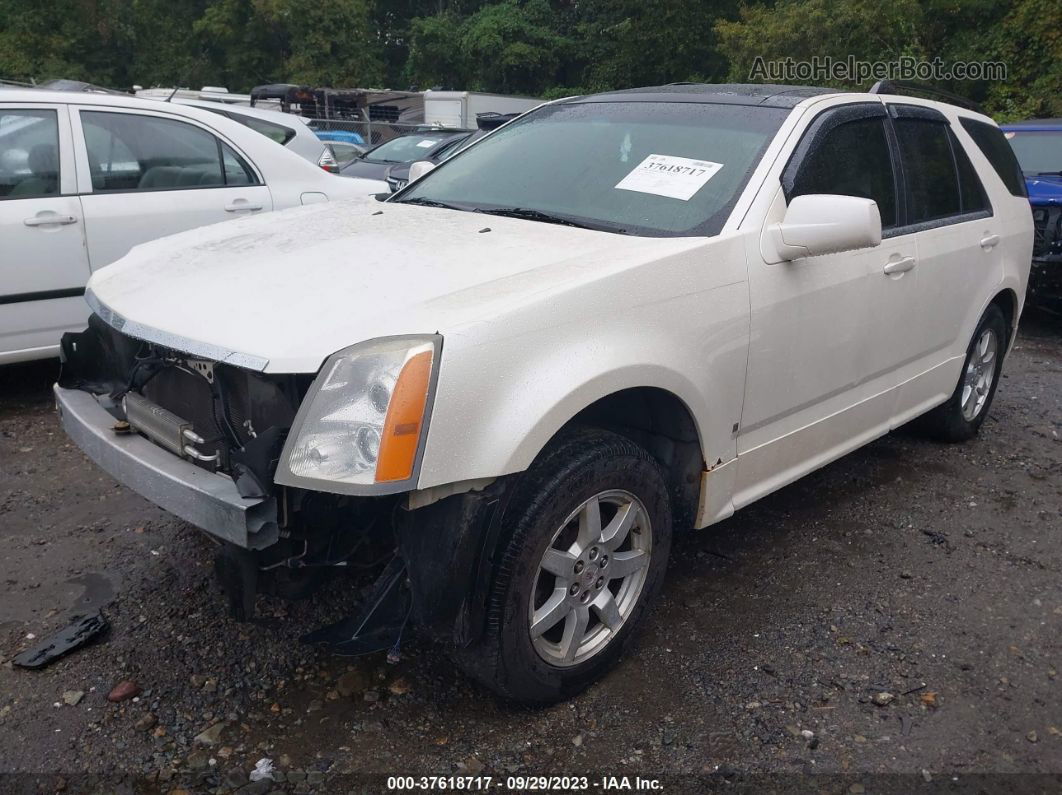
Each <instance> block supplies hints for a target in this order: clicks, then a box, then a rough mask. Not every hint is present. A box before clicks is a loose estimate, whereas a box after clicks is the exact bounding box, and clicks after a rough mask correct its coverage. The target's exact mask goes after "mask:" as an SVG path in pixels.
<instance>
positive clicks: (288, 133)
mask: <svg viewBox="0 0 1062 795" xmlns="http://www.w3.org/2000/svg"><path fill="white" fill-rule="evenodd" d="M228 116H229V118H230V119H232V120H233V121H238V122H239V123H240V124H242V125H244V126H245V127H250V128H251V129H252V130H254V131H255V132H256V133H261V134H262V135H264V136H265V137H266V138H268V139H270V140H271V141H276V142H277V143H278V144H281V145H285V144H287V143H288V141H290V140H291V139H292V138H294V137H295V131H294V130H292V129H290V128H288V127H285V126H284V125H282V124H274V123H273V122H271V121H265V120H264V119H257V118H254V117H252V116H244V115H243V114H241V113H231V114H228Z"/></svg>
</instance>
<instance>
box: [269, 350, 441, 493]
mask: <svg viewBox="0 0 1062 795" xmlns="http://www.w3.org/2000/svg"><path fill="white" fill-rule="evenodd" d="M441 344H442V338H441V337H438V336H431V337H392V338H387V339H382V340H373V341H372V342H367V343H362V344H359V345H354V346H352V347H350V348H346V349H345V350H342V351H340V352H339V353H336V354H334V355H333V356H331V357H329V359H328V361H327V362H325V365H324V367H322V368H321V371H320V373H318V375H317V379H316V380H315V381H314V382H313V385H312V386H311V387H310V391H309V392H307V394H306V398H305V399H304V400H303V402H302V406H301V407H300V408H299V413H298V416H296V417H295V423H294V425H293V426H292V428H291V432H290V433H289V435H288V440H287V442H286V443H285V445H284V452H283V454H282V455H281V459H280V466H279V467H278V468H277V475H276V482H277V483H280V484H281V485H286V486H301V487H304V488H310V489H316V490H318V491H333V492H339V493H346V494H379V493H386V492H395V491H402V490H403V489H405V488H409V487H410V485H411V481H412V480H413V477H414V474H415V472H416V466H417V463H418V461H419V457H420V451H421V447H422V445H423V439H424V435H425V434H424V431H425V428H426V426H427V422H428V414H429V412H430V409H431V406H430V402H431V398H432V395H433V392H434V384H435V373H436V370H437V365H438V357H439V350H440V347H441Z"/></svg>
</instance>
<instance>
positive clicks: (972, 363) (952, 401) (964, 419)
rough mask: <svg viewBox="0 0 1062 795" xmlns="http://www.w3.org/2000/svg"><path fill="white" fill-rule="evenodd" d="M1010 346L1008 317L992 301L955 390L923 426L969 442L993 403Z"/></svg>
mask: <svg viewBox="0 0 1062 795" xmlns="http://www.w3.org/2000/svg"><path fill="white" fill-rule="evenodd" d="M1006 349H1007V321H1006V318H1004V317H1003V312H1002V311H1001V310H1000V308H999V307H998V306H996V305H995V304H992V305H991V306H989V307H988V309H986V310H985V313H984V314H983V315H981V321H980V322H979V323H978V324H977V330H976V331H974V335H973V338H972V339H971V340H970V345H969V347H968V348H967V349H966V360H965V361H964V362H963V366H962V373H960V375H959V383H958V384H957V385H956V387H955V391H954V392H953V393H952V395H951V397H950V398H948V400H947V401H946V402H945V403H942V404H941V405H939V406H937V407H936V408H935V409H933V410H932V411H930V412H929V413H927V414H926V415H925V416H924V417H923V420H922V428H923V429H924V430H925V431H926V432H927V433H928V434H929V435H931V436H933V437H934V438H936V439H939V440H940V441H944V442H965V441H966V440H968V439H972V438H973V437H974V436H976V435H977V431H978V429H979V428H980V427H981V423H983V422H984V421H985V417H987V416H988V410H989V409H990V408H991V406H992V398H994V397H995V394H996V387H997V386H998V385H999V373H1000V371H1001V370H1002V369H1003V354H1004V353H1005V352H1006ZM987 354H990V358H989V356H988V355H987Z"/></svg>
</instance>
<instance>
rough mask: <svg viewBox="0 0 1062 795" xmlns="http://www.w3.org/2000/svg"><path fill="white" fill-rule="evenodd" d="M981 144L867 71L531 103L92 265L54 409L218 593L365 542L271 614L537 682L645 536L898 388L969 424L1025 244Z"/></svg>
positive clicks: (713, 517)
mask: <svg viewBox="0 0 1062 795" xmlns="http://www.w3.org/2000/svg"><path fill="white" fill-rule="evenodd" d="M995 139H1000V140H1002V134H1001V133H1000V132H999V130H998V128H997V127H996V126H995V124H994V123H993V122H992V120H991V119H989V118H987V117H986V116H984V115H981V114H980V113H978V112H976V111H974V110H968V109H964V108H962V107H958V106H955V105H952V104H946V103H942V102H936V101H930V100H925V99H915V98H911V97H909V96H903V95H900V94H889V93H838V92H836V91H832V90H826V89H814V88H795V87H787V86H764V85H758V86H741V85H675V86H664V87H657V88H643V89H635V90H631V91H623V92H616V93H609V94H600V95H596V96H585V97H576V98H571V99H565V100H561V101H557V102H554V103H551V104H548V105H545V106H542V107H540V108H538V109H536V110H534V111H532V112H530V113H528V114H526V115H524V116H522V117H520V118H519V119H516V120H514V121H512V122H510V123H509V124H507V125H506V126H504V127H502V128H500V129H499V130H497V131H496V132H494V133H493V134H492V135H490V136H487V137H485V138H483V139H482V140H481V141H479V142H477V143H476V144H474V145H473V146H471V147H469V148H468V149H466V150H465V151H463V152H462V153H460V154H459V155H457V156H456V157H454V158H453V159H451V160H448V161H447V162H445V163H443V164H442V165H440V166H439V167H438V168H436V169H435V170H434V171H431V172H430V173H428V174H427V175H426V176H423V177H421V178H420V179H417V180H415V181H413V182H412V183H411V184H410V185H409V186H408V187H406V188H405V189H403V190H402V191H400V192H398V193H396V194H395V195H394V196H393V197H392V198H391V199H389V200H388V201H386V202H383V203H377V202H367V203H364V202H363V203H360V204H344V203H333V204H326V205H320V206H314V207H303V208H298V209H295V210H290V211H285V212H283V213H279V214H272V215H270V216H268V217H251V218H245V219H240V220H237V221H234V222H231V223H227V224H224V225H219V226H214V227H210V228H208V229H203V230H198V231H196V232H194V233H187V234H184V235H180V236H176V237H171V238H168V239H166V240H164V241H159V242H155V243H148V244H145V245H143V246H140V247H139V248H137V249H135V250H134V251H133V252H132V253H131V254H129V255H128V256H127V257H125V258H124V259H122V260H121V261H120V262H118V263H117V264H115V265H113V266H111V267H109V268H106V269H104V270H103V271H101V272H99V273H97V274H95V275H94V276H93V278H92V280H91V282H90V283H89V287H88V293H87V298H88V301H89V303H90V305H91V306H92V308H93V310H94V315H93V317H92V318H91V322H90V325H89V328H88V329H87V330H86V331H85V332H83V333H80V334H68V335H67V336H66V337H65V338H64V341H63V355H64V359H65V366H64V370H63V374H62V378H61V380H60V382H59V384H58V385H57V386H56V389H55V393H56V398H57V401H58V405H59V410H60V412H61V415H62V422H63V424H64V426H65V428H66V430H67V432H68V433H69V434H70V436H71V437H72V438H73V439H74V440H75V441H76V442H77V444H79V445H80V446H81V447H82V449H83V450H84V451H85V452H86V453H87V454H88V455H89V456H90V457H91V458H93V459H94V460H95V461H96V462H97V463H98V464H99V465H100V466H101V467H103V468H104V469H105V470H107V471H108V472H110V473H111V474H112V475H114V476H115V477H116V478H117V479H118V480H120V481H121V482H122V483H124V484H126V485H128V486H129V487H130V488H132V489H135V490H136V491H138V492H140V493H141V494H143V495H145V496H146V497H147V498H148V499H150V500H152V501H154V502H156V503H157V504H158V505H160V506H162V507H164V508H166V509H168V510H170V511H172V512H173V513H175V514H177V515H178V516H181V517H183V518H184V519H186V520H187V521H189V522H191V523H193V524H195V525H198V526H199V527H201V528H202V529H203V530H205V531H206V532H207V533H210V534H211V535H213V536H214V537H215V538H216V539H218V540H220V541H221V542H222V545H221V552H220V553H219V556H218V560H217V567H218V571H219V573H220V575H221V577H222V580H223V581H224V583H225V584H226V588H227V589H228V593H229V596H230V598H231V601H232V607H233V610H234V613H235V614H236V615H237V616H246V615H247V614H248V613H249V612H250V611H251V610H253V605H254V601H253V600H254V595H255V593H256V592H258V591H261V590H263V589H270V590H272V591H274V592H295V591H300V590H305V589H307V588H309V587H312V586H313V585H314V584H315V583H316V582H318V581H319V580H320V579H321V578H322V574H323V572H324V571H325V570H327V569H330V568H334V567H337V566H343V565H346V564H350V563H360V564H367V563H370V562H374V561H379V576H378V578H377V579H376V581H375V586H374V589H375V590H374V592H373V593H372V594H371V595H370V597H369V598H367V599H366V600H365V602H364V603H363V604H360V605H352V615H351V617H350V618H349V619H347V620H345V621H341V622H339V623H337V624H334V625H331V626H328V627H325V628H323V629H321V630H319V631H316V632H313V633H311V634H310V635H309V636H308V637H307V638H306V640H308V641H311V642H319V643H324V644H328V645H329V646H330V647H331V648H333V649H334V650H335V651H336V652H338V653H341V654H360V653H366V652H370V651H375V650H380V649H387V648H391V647H392V646H393V645H394V644H396V643H397V641H398V639H399V637H400V636H401V631H402V628H403V626H404V624H405V623H406V621H411V622H413V623H415V624H416V625H417V626H418V627H419V628H420V629H421V631H422V632H424V633H425V634H426V635H428V636H429V637H431V638H434V639H436V640H437V641H439V642H440V643H441V644H443V645H444V646H445V647H446V648H447V649H449V651H450V652H451V653H452V655H453V657H454V659H455V660H456V661H457V662H458V664H459V665H460V666H461V667H462V668H463V669H464V670H465V671H467V672H468V673H469V674H471V675H472V676H474V677H475V678H476V679H478V680H479V681H481V682H483V683H485V684H486V685H487V686H489V687H490V688H492V689H493V690H494V691H496V692H497V693H500V694H502V695H503V696H505V697H508V698H512V699H516V700H519V701H524V702H528V703H543V702H549V701H554V700H557V699H560V698H564V697H567V696H569V695H571V694H573V693H576V692H578V691H579V690H580V689H581V688H583V687H585V686H586V685H587V684H588V683H590V682H591V681H593V680H594V679H595V678H596V677H598V676H600V675H601V674H602V673H603V672H604V671H605V670H606V669H607V668H608V667H609V666H610V665H612V664H613V663H614V662H615V661H616V659H617V658H618V656H619V655H620V654H621V652H622V650H623V648H624V646H625V645H626V644H627V642H628V640H629V639H630V638H631V636H632V633H633V632H634V631H635V629H636V627H637V625H638V624H639V623H640V622H641V621H643V620H644V618H645V613H646V608H647V607H648V605H649V603H650V601H651V599H652V597H653V594H654V593H655V592H656V591H658V590H659V588H660V586H661V582H662V580H663V578H664V572H665V568H666V566H667V558H668V551H669V547H670V545H671V537H672V531H673V530H680V529H687V528H702V527H706V526H708V525H710V524H712V523H714V522H718V521H719V520H721V519H723V518H725V517H727V516H730V515H731V514H732V513H733V512H734V511H736V510H737V509H739V508H741V507H743V506H745V505H748V504H749V503H751V502H752V501H753V500H756V499H758V498H759V497H762V496H763V495H765V494H768V493H770V492H772V491H774V490H775V489H778V488H780V487H782V486H784V485H785V484H787V483H790V482H791V481H793V480H795V479H796V478H799V477H800V476H802V475H804V474H806V473H808V472H810V471H812V470H814V469H816V468H817V467H821V466H823V465H824V464H826V463H827V462H829V461H832V460H834V459H836V458H838V457H839V456H842V455H844V454H845V453H847V452H849V451H851V450H853V449H855V448H857V447H859V446H860V445H863V444H865V443H867V442H868V441H870V440H872V439H874V438H876V437H879V436H882V435H883V434H886V433H888V432H889V431H890V430H891V429H893V428H896V427H897V426H899V425H901V424H904V423H906V422H908V421H910V420H912V419H914V418H916V417H922V420H921V422H922V423H923V425H924V426H925V428H926V429H927V430H928V431H929V432H931V433H933V434H935V435H936V436H938V437H939V438H941V439H943V440H949V441H960V440H963V439H968V438H970V437H971V436H973V435H974V434H975V433H976V432H977V430H978V428H979V426H980V425H981V423H982V422H983V421H984V418H985V415H986V414H987V413H988V411H989V409H990V406H991V402H992V396H993V393H994V390H995V387H996V384H997V383H998V380H999V375H1000V367H1001V365H1002V362H1003V358H1004V355H1005V354H1006V352H1007V350H1008V349H1009V347H1010V346H1011V344H1012V342H1013V339H1014V333H1015V329H1016V326H1017V322H1018V317H1019V315H1020V313H1021V309H1022V302H1023V298H1024V295H1025V287H1026V281H1027V277H1028V273H1029V263H1030V250H1031V246H1032V219H1031V216H1030V212H1029V204H1028V201H1027V200H1026V198H1025V197H1024V196H1023V195H1020V193H1016V192H1014V191H1012V190H1009V189H1008V187H1007V185H1008V184H1012V185H1014V184H1019V185H1020V182H1021V181H1020V180H1017V181H1015V179H1014V177H1015V172H1016V171H1017V169H1018V166H1017V164H1016V163H1015V162H1014V160H1013V157H1012V156H1010V155H1008V154H1007V152H1008V150H1007V149H1006V147H1005V146H990V147H987V148H984V149H982V148H981V146H979V143H980V142H983V141H986V140H987V141H993V140H995ZM308 230H309V231H310V232H312V233H309V234H308Z"/></svg>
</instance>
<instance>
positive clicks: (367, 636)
mask: <svg viewBox="0 0 1062 795" xmlns="http://www.w3.org/2000/svg"><path fill="white" fill-rule="evenodd" d="M405 579H406V564H405V562H404V561H402V560H401V559H400V558H397V557H395V558H392V560H391V562H390V563H389V564H387V566H386V567H385V568H384V570H383V572H381V574H380V576H379V577H378V578H377V580H376V582H375V583H374V585H373V588H372V592H371V594H370V595H369V597H368V599H366V600H365V604H364V605H363V606H362V608H361V610H359V612H358V613H356V614H354V615H352V616H350V617H348V618H344V619H342V620H340V621H337V622H336V623H334V624H330V625H328V626H326V627H322V628H321V629H317V630H314V631H313V632H310V633H307V634H306V635H303V636H302V638H301V640H302V642H303V643H308V644H311V645H323V646H325V647H327V648H328V650H329V651H330V652H332V653H333V654H337V655H339V656H341V657H357V656H360V655H362V654H372V653H373V652H377V651H385V650H387V651H388V657H392V656H394V657H395V658H397V656H398V654H399V644H400V643H401V640H402V630H403V629H405V626H406V622H407V621H408V620H409V614H410V605H411V596H410V593H409V590H408V589H407V588H404V587H403V583H404V582H405Z"/></svg>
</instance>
